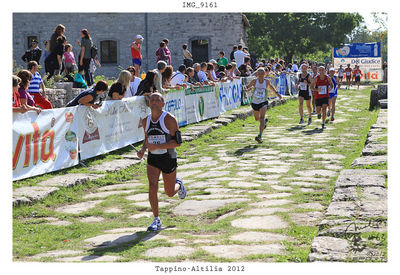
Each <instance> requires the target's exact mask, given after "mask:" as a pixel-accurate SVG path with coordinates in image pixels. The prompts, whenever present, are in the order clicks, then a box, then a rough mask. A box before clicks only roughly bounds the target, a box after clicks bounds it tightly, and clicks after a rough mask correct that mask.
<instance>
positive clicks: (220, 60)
mask: <svg viewBox="0 0 400 275" xmlns="http://www.w3.org/2000/svg"><path fill="white" fill-rule="evenodd" d="M218 57H219V58H218V65H219V66H226V65H228V63H229V62H228V59H227V58H226V57H225V53H224V52H223V51H220V52H219V53H218Z"/></svg>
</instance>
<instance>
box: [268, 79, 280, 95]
mask: <svg viewBox="0 0 400 275" xmlns="http://www.w3.org/2000/svg"><path fill="white" fill-rule="evenodd" d="M267 86H268V87H269V88H270V89H271V90H272V91H274V93H275V94H276V95H277V96H278V97H279V99H282V95H281V94H280V93H278V92H277V91H276V89H275V87H274V86H272V85H271V81H269V80H268V79H267Z"/></svg>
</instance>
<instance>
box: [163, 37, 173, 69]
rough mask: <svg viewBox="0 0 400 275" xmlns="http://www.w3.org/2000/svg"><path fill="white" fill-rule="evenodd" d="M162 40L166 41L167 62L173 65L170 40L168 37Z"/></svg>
mask: <svg viewBox="0 0 400 275" xmlns="http://www.w3.org/2000/svg"><path fill="white" fill-rule="evenodd" d="M162 41H163V42H164V43H165V48H164V52H165V56H167V57H168V61H167V64H168V65H171V64H172V61H171V51H170V50H169V48H168V44H169V40H168V39H167V38H164V39H163V40H162Z"/></svg>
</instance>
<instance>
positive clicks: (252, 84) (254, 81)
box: [245, 79, 257, 93]
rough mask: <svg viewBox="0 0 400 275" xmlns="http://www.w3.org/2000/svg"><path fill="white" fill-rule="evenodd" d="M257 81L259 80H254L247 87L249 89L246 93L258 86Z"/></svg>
mask: <svg viewBox="0 0 400 275" xmlns="http://www.w3.org/2000/svg"><path fill="white" fill-rule="evenodd" d="M256 80H257V79H253V80H252V81H251V82H250V84H249V85H248V86H247V89H246V90H245V92H246V93H247V92H249V91H250V89H251V88H253V87H254V86H255V85H256Z"/></svg>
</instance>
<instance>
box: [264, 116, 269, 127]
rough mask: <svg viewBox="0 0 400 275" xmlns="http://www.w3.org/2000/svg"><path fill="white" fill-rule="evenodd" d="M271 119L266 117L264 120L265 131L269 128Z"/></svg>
mask: <svg viewBox="0 0 400 275" xmlns="http://www.w3.org/2000/svg"><path fill="white" fill-rule="evenodd" d="M268 121H269V119H268V118H267V117H266V118H265V119H264V129H265V128H267V123H268Z"/></svg>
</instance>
